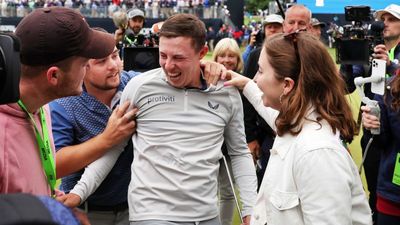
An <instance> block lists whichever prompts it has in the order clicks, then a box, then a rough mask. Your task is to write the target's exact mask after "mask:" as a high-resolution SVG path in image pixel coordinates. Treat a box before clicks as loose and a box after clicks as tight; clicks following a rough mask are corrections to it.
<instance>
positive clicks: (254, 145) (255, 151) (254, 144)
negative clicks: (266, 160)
mask: <svg viewBox="0 0 400 225" xmlns="http://www.w3.org/2000/svg"><path fill="white" fill-rule="evenodd" d="M247 146H248V147H249V150H250V153H251V155H252V156H253V161H254V163H256V162H257V159H258V158H260V144H258V141H257V140H254V141H251V142H249V143H247Z"/></svg>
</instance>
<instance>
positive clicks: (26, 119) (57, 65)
mask: <svg viewBox="0 0 400 225" xmlns="http://www.w3.org/2000/svg"><path fill="white" fill-rule="evenodd" d="M15 34H16V36H17V38H18V39H19V42H20V59H21V79H20V84H19V89H20V100H19V101H18V103H11V104H4V105H0V193H17V192H24V193H30V194H34V195H47V196H49V195H51V194H52V191H54V189H55V181H56V179H57V177H56V174H55V168H54V165H55V162H54V157H53V156H54V154H53V151H54V144H53V138H52V132H51V121H50V116H49V109H48V107H47V106H44V105H45V104H47V103H48V102H50V101H51V100H54V99H56V98H61V97H64V96H70V95H79V94H80V93H81V92H82V79H83V77H84V75H85V72H86V67H87V64H88V60H89V59H90V58H104V57H106V56H107V55H109V54H111V52H112V51H113V50H114V47H115V42H114V38H113V36H112V35H110V34H106V33H103V32H99V31H95V30H93V29H91V28H90V27H89V25H88V24H87V22H86V21H85V19H84V17H83V16H82V15H81V14H80V13H78V12H76V11H74V10H72V9H68V8H61V7H51V8H43V9H37V10H35V11H34V12H32V13H30V14H29V15H28V16H26V17H25V18H24V19H23V20H22V21H21V22H20V23H19V25H18V26H17V29H16V33H15Z"/></svg>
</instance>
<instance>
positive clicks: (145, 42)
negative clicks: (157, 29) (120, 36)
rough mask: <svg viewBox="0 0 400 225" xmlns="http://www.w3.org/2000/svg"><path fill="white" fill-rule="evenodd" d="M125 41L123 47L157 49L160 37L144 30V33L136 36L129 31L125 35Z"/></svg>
mask: <svg viewBox="0 0 400 225" xmlns="http://www.w3.org/2000/svg"><path fill="white" fill-rule="evenodd" d="M125 36H126V37H125V40H124V42H123V47H151V48H152V47H157V46H158V43H159V37H158V35H157V34H155V33H152V32H151V30H147V31H146V30H145V29H143V32H140V33H139V34H137V35H135V34H134V33H133V31H132V30H130V29H128V30H126V33H125Z"/></svg>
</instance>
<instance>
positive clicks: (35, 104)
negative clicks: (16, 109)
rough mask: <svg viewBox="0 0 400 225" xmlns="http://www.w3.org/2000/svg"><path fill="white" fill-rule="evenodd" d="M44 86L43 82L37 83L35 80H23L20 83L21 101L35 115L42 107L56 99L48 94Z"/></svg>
mask: <svg viewBox="0 0 400 225" xmlns="http://www.w3.org/2000/svg"><path fill="white" fill-rule="evenodd" d="M42 84H43V82H37V80H35V79H21V81H20V85H19V89H20V100H21V101H22V102H23V103H24V105H25V107H26V109H27V110H28V112H30V113H35V112H36V111H37V110H38V109H39V108H40V107H42V106H43V105H45V104H47V103H48V102H50V101H51V100H53V99H54V98H52V97H51V96H49V95H47V94H46V90H47V89H48V88H47V87H44V86H43V85H42Z"/></svg>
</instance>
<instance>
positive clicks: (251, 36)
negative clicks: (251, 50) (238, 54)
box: [249, 31, 258, 47]
mask: <svg viewBox="0 0 400 225" xmlns="http://www.w3.org/2000/svg"><path fill="white" fill-rule="evenodd" d="M257 33H258V32H257V31H253V32H251V35H250V40H249V45H250V46H252V47H253V46H254V45H255V44H256V36H257Z"/></svg>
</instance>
